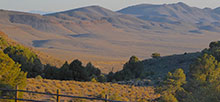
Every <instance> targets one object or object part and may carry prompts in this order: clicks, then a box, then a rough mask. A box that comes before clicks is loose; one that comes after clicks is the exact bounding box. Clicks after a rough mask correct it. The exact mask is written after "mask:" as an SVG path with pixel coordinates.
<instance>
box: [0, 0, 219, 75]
mask: <svg viewBox="0 0 220 102" xmlns="http://www.w3.org/2000/svg"><path fill="white" fill-rule="evenodd" d="M219 20H220V8H216V9H211V8H204V9H201V8H196V7H190V6H188V5H186V4H184V3H182V2H180V3H176V4H164V5H151V4H140V5H134V6H130V7H127V8H124V9H122V10H119V11H112V10H109V9H106V8H103V7H100V6H88V7H83V8H78V9H72V10H68V11H62V12H56V13H50V14H45V15H39V14H32V13H25V12H17V11H8V10H0V30H1V31H3V32H5V33H6V34H8V36H9V37H10V38H12V39H14V40H16V41H18V42H20V43H22V44H24V45H26V46H31V47H34V48H36V49H38V50H40V51H43V52H47V53H49V54H51V55H53V56H56V57H60V58H61V59H63V60H72V59H76V58H77V59H80V60H83V61H85V62H86V61H87V62H88V61H91V62H93V63H95V64H96V65H99V67H103V69H102V71H104V72H108V71H110V70H111V67H112V66H113V67H116V69H117V68H122V66H121V65H122V63H124V61H125V60H126V59H128V58H129V57H130V56H131V55H136V56H138V57H140V58H142V59H143V58H147V57H150V55H151V54H152V53H153V52H158V53H161V55H169V54H173V53H184V52H194V51H199V50H201V49H202V48H204V47H207V46H208V45H207V44H208V43H209V42H210V41H213V40H218V38H219V37H220V34H219V32H220V21H219ZM116 71H117V70H116Z"/></svg>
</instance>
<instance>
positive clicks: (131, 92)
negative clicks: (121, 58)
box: [24, 79, 160, 102]
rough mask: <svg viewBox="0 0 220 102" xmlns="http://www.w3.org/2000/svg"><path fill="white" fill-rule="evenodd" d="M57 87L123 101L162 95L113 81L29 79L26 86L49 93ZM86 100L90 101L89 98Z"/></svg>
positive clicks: (50, 99)
mask: <svg viewBox="0 0 220 102" xmlns="http://www.w3.org/2000/svg"><path fill="white" fill-rule="evenodd" d="M57 89H59V90H60V92H61V94H65V95H75V96H86V97H99V96H101V97H103V96H104V95H105V94H108V95H109V97H110V99H113V100H121V101H135V99H136V97H138V98H143V99H146V100H147V99H155V98H158V97H159V96H160V95H159V94H155V93H154V88H152V87H135V86H129V85H119V84H111V83H95V82H76V81H59V80H46V79H28V85H27V86H26V90H30V91H38V92H48V93H56V91H57ZM24 97H25V98H29V99H35V100H46V101H48V102H53V101H54V100H56V98H55V97H52V96H43V95H36V94H24ZM62 100H65V102H66V101H67V100H74V99H66V98H61V102H62ZM139 100H140V99H139ZM75 101H76V99H75ZM84 101H85V102H88V100H84Z"/></svg>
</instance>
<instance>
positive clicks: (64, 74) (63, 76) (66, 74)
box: [57, 60, 105, 81]
mask: <svg viewBox="0 0 220 102" xmlns="http://www.w3.org/2000/svg"><path fill="white" fill-rule="evenodd" d="M57 75H58V79H60V80H77V81H91V79H92V78H95V79H97V80H98V81H99V80H100V81H104V80H105V78H103V77H102V76H100V75H101V71H100V70H99V69H98V68H96V67H95V66H93V65H92V64H91V63H88V64H87V65H86V67H84V66H82V62H81V61H79V60H74V61H72V62H71V63H70V64H68V63H67V62H65V63H64V64H63V66H62V67H61V68H60V69H59V70H58V74H57Z"/></svg>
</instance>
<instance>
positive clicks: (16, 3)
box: [0, 0, 220, 12]
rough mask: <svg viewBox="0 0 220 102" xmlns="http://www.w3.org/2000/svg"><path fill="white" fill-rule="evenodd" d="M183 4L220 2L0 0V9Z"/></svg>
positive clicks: (218, 1)
mask: <svg viewBox="0 0 220 102" xmlns="http://www.w3.org/2000/svg"><path fill="white" fill-rule="evenodd" d="M177 2H184V3H186V4H188V5H190V6H196V7H200V8H204V7H210V8H216V7H220V0H0V9H7V10H16V11H31V10H40V11H53V12H55V11H63V10H69V9H74V8H78V7H84V6H90V5H99V6H102V7H105V8H108V9H111V10H114V11H115V10H119V9H121V8H124V7H127V6H130V5H135V4H141V3H148V4H164V3H166V4H169V3H177Z"/></svg>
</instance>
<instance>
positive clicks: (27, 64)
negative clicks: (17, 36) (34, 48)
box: [4, 45, 43, 78]
mask: <svg viewBox="0 0 220 102" xmlns="http://www.w3.org/2000/svg"><path fill="white" fill-rule="evenodd" d="M4 53H6V54H8V55H9V57H11V58H12V59H13V60H14V61H15V62H18V63H20V64H21V69H22V71H25V72H28V77H32V78H34V77H36V76H37V75H40V74H42V71H43V65H42V64H41V62H40V60H39V59H38V57H37V55H36V54H34V53H33V52H31V51H30V50H29V49H28V48H25V47H23V46H20V45H17V46H10V47H7V48H6V49H4Z"/></svg>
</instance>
